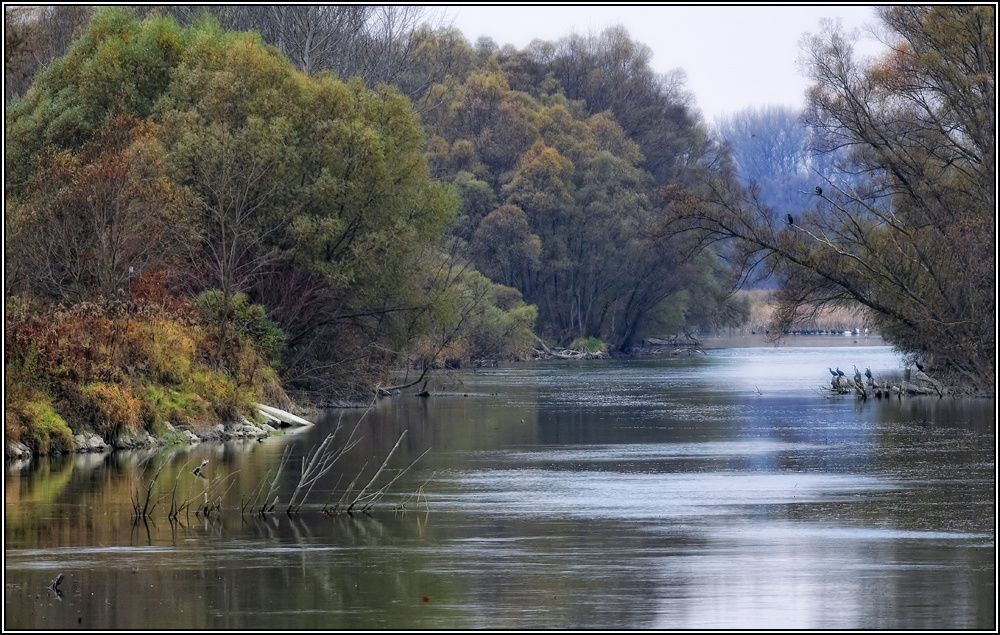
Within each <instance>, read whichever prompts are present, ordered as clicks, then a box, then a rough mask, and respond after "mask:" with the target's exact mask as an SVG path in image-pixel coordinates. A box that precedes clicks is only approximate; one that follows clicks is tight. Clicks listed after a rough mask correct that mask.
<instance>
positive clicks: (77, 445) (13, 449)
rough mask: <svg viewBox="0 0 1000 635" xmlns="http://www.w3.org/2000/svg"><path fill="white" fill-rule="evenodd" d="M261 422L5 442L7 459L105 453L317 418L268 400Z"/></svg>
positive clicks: (257, 434) (258, 432) (227, 437)
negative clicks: (39, 445) (43, 448)
mask: <svg viewBox="0 0 1000 635" xmlns="http://www.w3.org/2000/svg"><path fill="white" fill-rule="evenodd" d="M257 412H258V416H259V418H260V421H259V422H254V421H251V420H250V419H248V418H246V417H240V418H239V419H237V420H233V421H228V422H222V423H218V424H216V425H214V426H210V427H204V426H191V425H178V426H174V425H172V424H171V423H170V422H164V424H163V428H164V430H163V433H162V434H152V433H150V432H149V431H148V430H139V431H137V432H135V433H134V434H125V435H119V436H118V437H116V438H114V439H112V440H111V441H110V442H108V441H105V439H104V438H103V437H101V436H100V435H99V434H97V433H95V432H93V431H90V430H85V431H82V432H79V433H77V434H75V435H73V445H72V447H70V448H66V447H63V446H60V447H58V448H54V449H52V450H51V451H50V452H47V453H46V452H38V451H37V450H36V449H32V448H31V447H29V446H28V445H27V444H25V443H23V442H21V441H13V442H11V441H9V440H7V439H5V441H7V442H6V443H5V444H4V459H5V460H15V461H16V460H24V459H28V458H31V457H34V456H39V455H45V454H63V453H72V454H89V453H98V454H104V453H107V452H113V451H115V450H137V449H152V448H157V447H165V446H168V445H195V444H198V443H206V442H209V443H210V442H221V441H234V440H258V441H263V440H264V439H265V438H267V437H270V436H272V435H275V434H282V432H283V431H284V430H285V429H288V428H304V427H308V426H312V425H313V422H311V421H309V420H307V419H304V418H302V417H300V416H298V415H295V414H292V413H290V412H288V411H286V410H281V409H279V408H274V407H272V406H267V405H264V404H257Z"/></svg>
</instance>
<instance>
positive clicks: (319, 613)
mask: <svg viewBox="0 0 1000 635" xmlns="http://www.w3.org/2000/svg"><path fill="white" fill-rule="evenodd" d="M854 365H857V366H858V367H859V368H860V369H861V370H862V371H864V369H865V368H866V367H870V368H871V370H872V372H873V373H875V374H876V376H878V375H881V374H884V373H891V372H899V371H900V362H899V359H898V357H897V356H896V355H895V354H894V353H893V352H892V350H891V349H890V348H888V347H884V346H864V345H862V346H852V347H844V348H831V347H816V348H812V347H782V348H745V349H739V348H729V349H715V350H709V351H707V354H705V355H696V356H689V357H675V358H673V357H672V358H663V359H646V360H623V361H619V360H608V361H605V360H592V361H585V362H568V363H530V364H512V365H507V366H502V367H497V368H486V369H479V370H477V371H474V372H473V371H462V372H455V373H452V374H450V375H449V376H447V377H442V378H441V379H439V380H436V382H435V383H434V384H432V385H431V386H430V388H431V392H432V395H431V396H430V397H429V398H420V397H416V396H412V395H401V396H397V397H392V398H386V399H381V400H379V401H378V403H377V404H376V405H375V406H374V407H373V409H371V410H370V411H369V412H367V413H366V414H364V413H363V411H361V410H338V411H328V412H327V414H326V416H325V418H324V419H322V420H321V421H319V423H318V425H316V426H314V427H312V428H309V429H307V430H305V431H303V432H301V433H298V434H284V435H281V436H276V437H272V438H269V439H266V440H264V441H263V442H250V441H247V442H229V443H226V444H214V445H210V444H205V445H198V446H192V447H181V448H178V447H172V448H167V449H165V450H161V451H159V452H157V453H153V454H150V453H141V452H119V453H115V454H113V455H106V456H73V457H67V456H63V457H53V458H51V459H42V460H36V461H34V462H32V463H31V464H30V465H27V466H20V467H19V466H16V465H11V464H8V465H7V470H6V489H5V515H4V519H5V528H4V538H5V542H4V554H5V558H4V571H5V584H4V592H5V595H4V627H5V630H10V629H15V630H20V629H44V630H68V629H74V628H86V629H102V630H103V629H367V628H372V629H374V628H379V629H383V628H385V629H388V628H394V629H426V628H433V629H452V628H503V629H508V628H509V629H525V628H559V629H563V628H628V629H633V628H663V629H707V628H720V629H735V628H738V629H748V628H751V629H763V628H772V629H773V628H794V629H821V628H822V629H906V630H910V629H914V630H916V629H920V630H923V629H928V630H929V629H943V630H951V629H983V630H994V629H995V628H996V612H995V609H996V583H995V575H996V566H995V562H996V560H995V533H994V531H995V521H996V507H995V503H996V498H995V492H996V486H995V455H996V436H995V434H996V433H995V430H996V426H995V423H996V402H995V400H984V399H951V398H945V399H937V398H926V397H921V398H904V399H902V400H897V399H892V400H883V401H876V400H869V401H867V402H863V401H859V400H856V399H855V397H853V396H834V395H831V394H830V392H829V390H828V388H829V378H830V376H829V373H828V372H827V367H834V368H836V367H838V366H839V367H840V368H841V369H843V370H844V371H846V372H848V374H853V366H854ZM362 415H363V417H364V418H363V419H361V422H360V425H359V427H358V440H359V442H358V444H357V445H356V446H355V447H354V448H352V449H351V450H350V451H349V452H348V453H346V454H345V455H344V456H343V457H342V458H341V459H340V460H339V461H338V462H337V463H336V464H335V465H334V467H333V469H332V470H331V471H330V473H328V474H327V475H325V476H324V477H323V479H322V480H321V481H320V482H319V483H318V484H317V485H316V487H315V488H314V489H313V490H312V491H311V492H310V493H309V495H308V497H307V498H306V500H305V504H304V505H303V506H302V508H301V509H300V510H299V512H298V513H297V514H292V515H288V514H286V513H284V507H282V505H283V504H285V505H287V503H285V502H284V501H288V500H289V498H290V497H291V495H292V491H293V489H294V487H295V484H296V483H297V481H298V478H299V474H300V473H301V460H302V457H303V456H304V455H305V454H306V453H307V451H308V450H309V448H311V447H315V446H316V445H318V444H319V443H320V442H321V441H322V440H323V439H324V438H325V437H326V435H328V434H329V433H331V432H332V431H333V430H334V428H335V426H336V425H337V423H338V422H339V424H340V425H341V432H340V433H338V436H337V437H336V438H337V439H338V440H340V441H341V442H342V441H343V439H344V438H345V432H346V431H349V430H351V429H352V428H353V427H354V425H355V423H356V422H357V421H358V420H359V418H361V417H362ZM404 431H405V434H403V433H404ZM400 435H402V441H401V442H400V444H399V448H398V450H397V451H396V452H395V453H394V454H392V456H391V457H390V460H389V463H388V465H387V469H386V471H384V472H383V473H382V475H381V476H380V479H379V480H378V481H377V482H376V484H374V485H373V486H372V489H378V488H379V487H381V486H382V485H384V484H385V483H386V482H387V481H388V479H389V478H392V477H396V476H398V479H397V480H396V481H395V482H393V483H392V486H391V487H390V488H389V490H388V491H387V493H386V494H385V497H384V498H382V499H381V501H380V502H379V504H377V505H376V506H375V507H374V508H373V509H372V510H371V511H370V512H369V513H367V514H356V513H355V514H343V513H332V514H329V515H328V514H324V513H323V509H324V508H327V509H328V510H329V509H330V506H331V505H332V504H333V502H336V501H337V500H338V499H339V498H340V497H341V495H342V492H343V490H344V489H345V488H346V486H347V485H348V483H350V482H351V481H352V480H355V479H356V482H355V484H354V487H353V488H352V491H353V492H355V493H356V492H359V491H360V490H361V489H362V488H363V487H364V486H365V484H366V483H367V482H368V480H369V479H370V478H371V476H372V475H373V474H374V473H375V471H376V470H377V469H378V467H379V466H380V465H382V463H383V461H384V459H385V458H386V456H387V454H388V453H389V451H390V449H391V448H392V447H393V445H394V444H395V443H396V441H397V439H399V438H400ZM428 450H429V451H428ZM285 452H289V453H290V454H289V455H288V456H291V461H290V462H289V464H288V466H287V468H286V470H285V471H284V472H283V473H282V476H281V477H280V478H279V482H278V483H277V487H276V495H277V496H278V498H279V504H278V505H276V507H275V513H271V514H265V515H263V516H261V515H259V514H256V513H247V512H245V511H244V512H241V506H242V505H244V504H247V503H248V502H249V501H251V500H253V499H254V498H255V496H256V497H257V498H258V499H259V494H255V491H256V490H259V489H260V488H259V486H260V484H261V482H262V481H264V480H265V475H267V474H271V475H272V476H273V474H274V471H275V470H276V468H277V467H278V465H279V463H280V462H281V459H282V456H283V453H285ZM425 452H426V454H424V453H425ZM205 459H208V460H209V463H208V464H207V465H206V466H205V468H204V478H201V477H196V476H194V475H193V474H192V473H191V472H192V470H193V469H194V468H195V467H197V466H198V465H200V464H201V462H202V461H203V460H205ZM414 461H415V463H414ZM408 466H409V469H407V470H406V471H405V472H402V470H403V468H407V467H408ZM156 469H161V473H160V478H159V479H158V481H157V483H156V485H155V487H154V488H153V495H152V496H151V500H153V501H155V500H159V503H158V505H157V507H156V508H154V509H153V511H152V513H151V514H149V518H148V520H146V521H142V520H139V521H138V522H136V521H134V519H133V518H132V510H133V505H132V501H131V499H132V497H136V496H138V497H139V499H140V500H144V497H145V491H144V490H143V489H141V487H140V484H143V483H148V482H149V479H150V478H151V477H152V475H153V473H154V472H155V471H156ZM208 485H211V487H213V488H214V489H212V495H213V497H215V496H216V495H218V499H219V501H220V502H221V509H220V510H217V511H213V512H212V513H210V514H209V515H208V516H206V515H204V514H198V515H195V514H194V513H192V512H190V510H189V511H188V513H184V514H181V515H179V517H178V519H177V521H171V520H169V519H168V517H167V516H168V514H169V511H170V509H169V508H170V502H171V497H170V492H171V490H172V489H173V491H174V492H175V494H174V499H175V500H179V498H178V497H180V499H183V498H184V497H190V496H193V495H192V494H191V492H194V493H195V494H198V493H200V491H201V490H202V489H204V488H205V487H206V486H208ZM175 486H176V487H175ZM199 488H201V489H199ZM213 500H214V498H213ZM202 502H203V501H202ZM196 504H197V503H196ZM59 574H63V579H62V581H61V583H60V584H59V586H58V592H55V591H52V590H50V589H48V588H47V585H48V584H49V583H50V582H51V581H52V580H53V579H55V578H56V577H57V575H59Z"/></svg>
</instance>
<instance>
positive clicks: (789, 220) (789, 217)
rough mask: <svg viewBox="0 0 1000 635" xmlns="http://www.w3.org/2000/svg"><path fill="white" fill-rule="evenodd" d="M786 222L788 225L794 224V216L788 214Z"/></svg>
mask: <svg viewBox="0 0 1000 635" xmlns="http://www.w3.org/2000/svg"><path fill="white" fill-rule="evenodd" d="M788 224H789V225H794V224H795V217H794V216H792V215H791V214H789V215H788Z"/></svg>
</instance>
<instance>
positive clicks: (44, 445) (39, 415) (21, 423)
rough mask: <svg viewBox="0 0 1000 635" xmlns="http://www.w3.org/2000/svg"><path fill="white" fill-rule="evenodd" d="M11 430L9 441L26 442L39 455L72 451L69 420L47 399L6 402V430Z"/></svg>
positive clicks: (74, 446)
mask: <svg viewBox="0 0 1000 635" xmlns="http://www.w3.org/2000/svg"><path fill="white" fill-rule="evenodd" d="M8 431H10V432H12V433H13V434H12V435H11V436H8V437H7V439H6V440H7V442H8V443H16V442H18V441H20V442H23V443H25V444H26V445H28V446H29V447H31V448H32V449H33V450H35V451H36V452H38V453H39V454H49V453H52V452H72V451H73V450H74V449H75V448H76V442H75V441H74V440H73V432H72V431H71V430H70V429H69V426H68V425H67V424H66V421H65V420H64V419H63V418H62V417H60V416H59V414H58V413H56V411H55V410H53V409H52V406H51V405H50V404H48V403H45V402H31V401H19V402H17V403H8V404H6V408H5V412H4V432H5V433H8Z"/></svg>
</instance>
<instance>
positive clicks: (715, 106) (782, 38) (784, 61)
mask: <svg viewBox="0 0 1000 635" xmlns="http://www.w3.org/2000/svg"><path fill="white" fill-rule="evenodd" d="M442 10H443V18H444V19H443V21H444V22H445V23H451V24H452V25H453V26H455V27H456V28H458V29H459V30H460V31H461V32H462V34H463V35H464V36H465V38H466V39H467V40H468V41H469V42H470V43H471V44H473V45H475V43H476V40H477V39H478V38H479V37H480V36H482V35H486V36H489V37H491V38H493V39H494V40H495V41H496V43H497V44H499V45H500V46H503V45H504V44H513V45H514V46H515V47H517V48H518V49H521V48H524V47H525V46H526V45H527V44H528V43H530V42H531V41H532V40H533V39H541V40H547V41H552V42H554V41H556V40H558V39H560V38H562V37H564V36H567V35H569V34H570V33H573V32H576V33H579V34H582V35H586V34H589V33H595V34H599V33H600V32H601V31H603V30H604V29H605V28H607V27H609V26H613V25H615V24H621V25H622V26H624V27H625V28H626V29H627V30H628V32H629V34H630V36H631V37H632V39H633V40H635V41H638V42H642V43H643V44H646V45H647V46H649V47H650V48H651V49H652V50H653V59H652V66H653V69H654V70H655V71H657V72H660V73H665V72H667V71H670V70H672V69H676V68H682V69H684V72H685V73H686V75H687V81H686V84H685V85H686V87H687V89H688V90H689V91H690V92H692V93H694V96H695V102H696V106H697V107H698V109H699V110H700V111H701V113H702V116H703V117H704V119H705V121H706V122H707V123H714V122H715V119H716V117H717V116H718V115H721V114H728V113H731V112H734V111H737V110H740V109H742V108H745V107H747V106H764V105H770V104H778V105H787V106H792V107H795V108H800V107H802V106H803V105H804V94H805V91H806V89H807V88H808V86H809V81H808V79H806V78H805V77H803V76H802V75H800V74H799V71H798V67H797V65H796V61H797V60H798V58H799V57H800V49H799V40H800V38H801V37H802V35H803V33H806V32H810V33H817V34H818V33H819V32H820V19H821V18H834V19H836V18H841V19H842V24H843V26H844V27H845V29H846V30H848V31H850V30H852V29H855V28H857V29H859V30H860V31H861V35H862V38H863V40H862V45H861V46H863V48H861V47H860V46H859V48H861V50H862V52H864V53H868V54H871V53H875V52H877V51H878V50H880V45H879V44H878V42H877V40H875V39H874V38H872V37H871V35H869V34H868V31H867V29H866V28H865V26H866V25H869V24H874V23H875V22H876V18H875V13H874V10H873V7H871V6H855V5H832V6H831V5H808V6H754V5H745V6H712V5H703V6H691V5H686V6H684V5H659V6H657V5H622V6H608V5H560V6H514V5H506V6H495V5H494V6H468V5H450V6H446V7H442Z"/></svg>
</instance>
